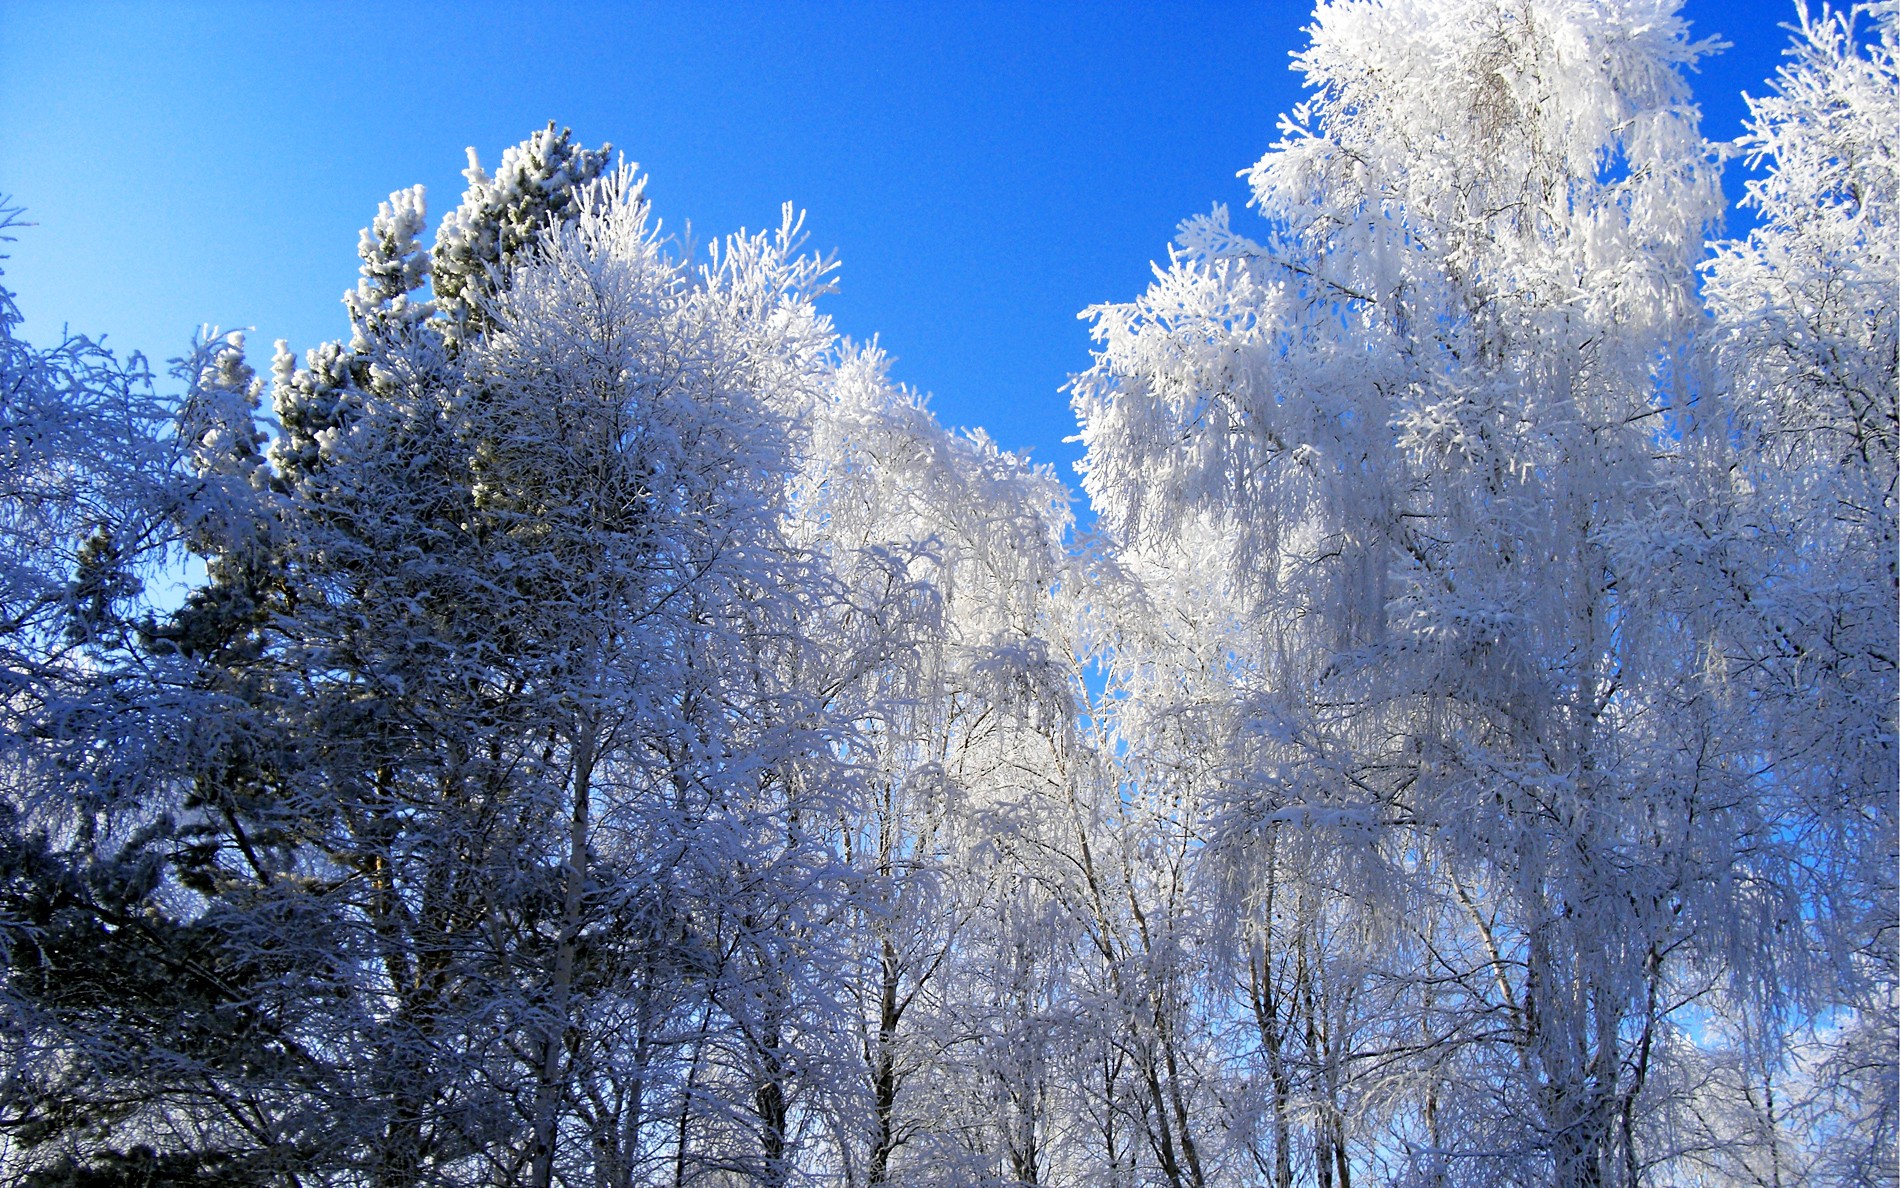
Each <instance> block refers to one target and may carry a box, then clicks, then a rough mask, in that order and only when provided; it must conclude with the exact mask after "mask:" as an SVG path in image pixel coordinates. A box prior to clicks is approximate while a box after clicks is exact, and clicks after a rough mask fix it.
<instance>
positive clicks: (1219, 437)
mask: <svg viewBox="0 0 1900 1188" xmlns="http://www.w3.org/2000/svg"><path fill="white" fill-rule="evenodd" d="M1675 7H1676V6H1675V5H1674V4H1673V3H1646V4H1632V5H1623V6H1618V7H1616V8H1614V9H1612V10H1607V11H1606V10H1604V9H1602V8H1601V6H1597V5H1584V4H1569V3H1535V2H1533V3H1493V2H1489V0H1484V2H1479V0H1473V2H1470V3H1454V4H1429V5H1428V4H1413V3H1405V2H1402V0H1391V2H1374V0H1357V2H1339V3H1327V4H1322V5H1321V6H1320V7H1319V10H1318V15H1317V17H1316V20H1315V23H1314V25H1313V43H1312V45H1311V46H1310V47H1309V48H1308V49H1307V50H1305V51H1304V52H1303V53H1301V54H1300V55H1298V57H1297V58H1296V68H1297V69H1299V70H1301V71H1303V72H1304V73H1305V75H1306V77H1307V81H1308V83H1309V85H1311V86H1312V87H1313V94H1312V95H1311V96H1310V97H1309V99H1308V100H1307V102H1306V103H1305V104H1303V105H1302V106H1301V107H1299V108H1298V109H1296V110H1295V112H1294V113H1293V115H1292V116H1291V117H1290V118H1289V119H1288V121H1287V122H1286V123H1285V124H1284V126H1283V127H1284V132H1285V135H1284V138H1283V140H1282V141H1281V142H1280V144H1279V145H1278V146H1276V147H1275V149H1274V150H1273V151H1271V152H1269V153H1268V154H1267V155H1266V156H1265V157H1263V158H1262V159H1261V160H1260V161H1259V162H1258V163H1257V164H1256V165H1255V166H1254V168H1253V169H1252V170H1251V171H1250V173H1249V174H1248V178H1249V181H1250V183H1251V186H1252V188H1253V193H1254V203H1255V206H1256V208H1257V209H1258V210H1259V212H1260V214H1261V215H1263V216H1264V217H1265V219H1266V220H1267V234H1266V236H1265V237H1264V238H1263V239H1261V240H1259V241H1257V242H1256V241H1254V240H1250V239H1247V238H1244V237H1242V236H1241V235H1239V234H1238V233H1236V232H1235V231H1233V230H1232V229H1231V227H1230V225H1229V220H1228V218H1227V216H1226V214H1225V212H1224V211H1218V210H1217V211H1216V212H1215V213H1214V214H1213V215H1212V216H1207V217H1203V218H1200V219H1196V220H1192V221H1190V222H1189V223H1188V224H1186V225H1184V228H1183V232H1182V239H1181V246H1180V248H1179V249H1178V250H1177V252H1176V253H1175V256H1174V258H1173V260H1172V263H1171V266H1170V267H1169V268H1168V269H1167V270H1165V271H1164V272H1162V273H1161V274H1160V275H1159V277H1158V279H1157V280H1156V282H1155V284H1154V285H1153V286H1152V288H1151V289H1150V290H1149V292H1148V293H1147V294H1146V295H1145V296H1144V297H1142V298H1141V299H1140V300H1139V301H1137V302H1135V303H1133V304H1131V305H1125V306H1105V307H1100V308H1098V309H1097V310H1095V311H1092V312H1093V315H1094V317H1095V321H1096V334H1097V337H1098V339H1099V340H1100V341H1101V343H1102V349H1101V351H1100V353H1099V355H1098V361H1097V364H1096V366H1095V368H1094V369H1093V370H1092V371H1090V372H1088V373H1087V374H1085V375H1083V376H1082V377H1080V378H1079V379H1078V381H1077V383H1076V406H1077V411H1078V414H1079V416H1080V417H1081V420H1082V425H1083V437H1084V440H1085V442H1086V443H1087V445H1088V449H1089V453H1088V458H1087V461H1086V463H1085V467H1086V469H1085V487H1086V488H1087V490H1088V492H1089V494H1090V496H1091V498H1092V499H1093V500H1094V502H1095V505H1096V507H1097V509H1098V511H1099V512H1100V514H1101V519H1102V524H1103V527H1104V529H1105V531H1106V532H1107V533H1108V534H1110V536H1111V538H1112V539H1113V540H1114V542H1115V543H1116V544H1117V545H1118V546H1119V547H1120V549H1121V550H1122V555H1123V557H1124V558H1125V560H1124V562H1123V563H1124V565H1125V566H1127V568H1128V569H1129V570H1130V572H1131V573H1132V574H1133V575H1134V576H1135V577H1136V578H1137V579H1139V580H1140V581H1142V582H1143V583H1144V585H1145V587H1146V588H1147V589H1149V590H1151V591H1154V597H1155V598H1156V599H1157V600H1158V602H1159V607H1160V612H1161V613H1159V614H1154V615H1150V616H1148V618H1147V621H1146V623H1144V624H1143V625H1142V626H1141V627H1140V628H1139V629H1137V632H1136V638H1137V640H1138V643H1139V646H1138V647H1137V648H1135V649H1134V650H1132V651H1130V652H1127V653H1111V661H1112V663H1113V664H1114V665H1115V668H1116V672H1117V674H1118V675H1117V677H1116V684H1115V685H1114V686H1113V689H1114V699H1113V700H1111V701H1110V702H1109V706H1110V708H1112V709H1113V710H1114V712H1115V713H1117V714H1118V715H1119V718H1120V722H1121V729H1122V732H1123V735H1124V737H1125V738H1126V745H1127V747H1128V749H1129V753H1130V754H1131V755H1133V756H1153V759H1152V760H1150V762H1153V763H1156V764H1162V765H1167V771H1168V773H1170V774H1168V775H1166V776H1161V777H1153V778H1148V777H1142V776H1137V783H1138V784H1142V783H1148V784H1153V783H1154V782H1155V780H1156V779H1162V778H1165V779H1169V780H1173V779H1176V778H1181V779H1194V780H1198V781H1200V782H1202V783H1203V785H1204V787H1205V789H1206V790H1205V791H1204V792H1202V793H1201V796H1202V798H1203V799H1204V800H1205V801H1206V802H1207V803H1208V804H1209V805H1210V810H1208V811H1211V809H1213V808H1220V809H1223V810H1224V816H1222V817H1221V818H1220V820H1219V825H1220V828H1219V829H1218V830H1216V831H1215V834H1216V836H1217V837H1220V836H1223V835H1224V836H1225V837H1226V838H1228V839H1236V838H1239V837H1243V836H1245V835H1246V834H1247V833H1248V832H1253V833H1259V832H1262V831H1263V826H1267V825H1272V824H1274V823H1277V822H1299V823H1301V824H1302V825H1303V826H1305V827H1308V828H1313V829H1318V830H1322V831H1324V832H1325V833H1327V834H1329V835H1330V841H1331V845H1332V847H1333V848H1334V849H1335V850H1336V851H1342V852H1343V851H1345V850H1349V849H1351V848H1353V847H1354V846H1359V847H1361V848H1362V857H1361V858H1359V859H1358V860H1355V861H1353V862H1349V863H1347V864H1346V869H1347V870H1348V871H1351V872H1353V877H1352V879H1351V880H1350V881H1349V882H1348V883H1347V885H1346V886H1345V887H1333V886H1322V887H1320V888H1316V891H1317V892H1318V893H1320V894H1321V895H1323V896H1325V895H1338V894H1341V893H1345V894H1349V895H1359V896H1364V897H1366V898H1368V899H1371V900H1373V901H1375V902H1378V903H1380V904H1382V905H1383V907H1384V910H1385V911H1387V912H1396V913H1402V916H1401V917H1400V918H1402V919H1404V920H1405V921H1406V922H1407V924H1408V927H1409V928H1410V929H1411V930H1412V932H1413V937H1414V939H1413V940H1412V942H1410V943H1405V944H1396V945H1392V946H1390V947H1388V949H1387V950H1386V952H1387V955H1388V962H1387V963H1383V964H1381V965H1380V966H1379V967H1378V968H1376V969H1372V970H1368V971H1366V973H1365V975H1364V977H1365V979H1367V980H1369V981H1371V982H1373V983H1375V984H1383V985H1386V986H1409V987H1411V988H1412V989H1411V990H1410V991H1409V999H1408V1003H1409V1009H1410V1010H1414V1011H1418V1012H1420V1013H1421V1014H1420V1017H1419V1023H1418V1024H1417V1025H1419V1026H1422V1027H1423V1029H1424V1033H1425V1034H1424V1035H1423V1037H1419V1036H1416V1035H1415V1036H1414V1037H1413V1039H1412V1041H1411V1042H1413V1043H1414V1044H1416V1045H1418V1050H1419V1051H1420V1052H1422V1053H1423V1054H1425V1055H1424V1058H1423V1059H1422V1060H1421V1061H1420V1062H1419V1063H1418V1064H1416V1065H1414V1068H1415V1069H1416V1070H1417V1071H1416V1080H1414V1081H1412V1082H1411V1083H1410V1085H1407V1086H1404V1089H1403V1093H1404V1097H1403V1105H1404V1108H1403V1109H1402V1110H1401V1111H1400V1113H1399V1114H1397V1115H1394V1116H1393V1120H1392V1121H1391V1122H1390V1123H1389V1124H1388V1125H1386V1126H1385V1128H1384V1129H1383V1130H1382V1131H1381V1132H1379V1133H1367V1132H1363V1131H1362V1132H1361V1133H1358V1134H1354V1133H1345V1134H1343V1135H1342V1134H1338V1133H1335V1134H1334V1135H1333V1136H1331V1137H1330V1138H1329V1139H1327V1140H1326V1141H1327V1143H1328V1144H1329V1145H1330V1146H1331V1147H1333V1148H1334V1149H1335V1150H1338V1149H1344V1150H1346V1151H1348V1152H1349V1153H1353V1152H1356V1158H1358V1159H1359V1160H1360V1161H1361V1162H1362V1164H1365V1165H1371V1164H1373V1163H1374V1162H1378V1161H1391V1160H1393V1159H1394V1158H1395V1157H1397V1158H1398V1163H1397V1164H1396V1165H1394V1166H1392V1167H1390V1169H1389V1174H1391V1175H1394V1176H1400V1177H1403V1178H1417V1179H1421V1180H1438V1179H1450V1180H1457V1181H1472V1182H1480V1181H1482V1182H1516V1181H1518V1180H1522V1179H1528V1180H1548V1181H1549V1182H1554V1183H1559V1184H1586V1183H1602V1182H1607V1181H1615V1182H1620V1183H1634V1182H1636V1181H1637V1180H1639V1179H1640V1178H1642V1177H1643V1176H1644V1175H1645V1161H1646V1160H1647V1159H1648V1158H1649V1157H1650V1154H1649V1151H1650V1149H1649V1148H1648V1147H1646V1146H1645V1143H1644V1131H1643V1127H1644V1123H1645V1120H1646V1118H1647V1117H1648V1116H1649V1114H1650V1112H1651V1107H1650V1104H1649V1098H1647V1097H1646V1096H1645V1090H1646V1085H1647V1079H1648V1077H1649V1073H1650V1063H1651V1061H1652V1059H1653V1058H1654V1054H1655V1053H1656V1052H1657V1051H1659V1050H1660V1048H1659V1045H1658V1043H1657V1035H1658V1032H1659V1029H1665V1028H1666V1027H1667V1026H1668V1024H1669V1015H1670V1011H1671V1010H1672V1009H1674V1008H1675V1007H1677V1006H1678V1005H1680V1003H1681V1001H1682V999H1683V997H1684V996H1688V995H1691V994H1692V993H1693V991H1692V990H1691V989H1690V988H1691V987H1693V986H1695V985H1698V984H1700V983H1701V975H1700V968H1701V965H1700V963H1702V962H1704V961H1717V960H1719V958H1720V957H1721V955H1722V954H1725V953H1727V952H1729V951H1731V947H1732V946H1737V945H1747V944H1751V943H1754V941H1753V938H1752V936H1751V934H1750V932H1749V930H1750V929H1751V928H1757V927H1765V926H1766V925H1767V923H1768V922H1767V921H1765V920H1763V919H1762V918H1761V916H1762V913H1759V912H1756V911H1753V910H1750V909H1749V908H1748V906H1747V903H1746V899H1745V897H1743V896H1740V895H1732V896H1731V895H1725V894H1724V893H1723V888H1725V887H1731V886H1733V885H1734V882H1733V878H1732V875H1733V868H1734V863H1735V856H1734V843H1735V839H1736V838H1737V837H1738V836H1739V835H1740V831H1742V830H1745V828H1746V827H1747V823H1746V821H1745V820H1744V818H1746V815H1747V803H1748V799H1747V794H1746V791H1745V789H1744V788H1743V787H1742V786H1741V785H1742V767H1743V762H1744V757H1743V755H1742V754H1741V752H1743V751H1745V750H1746V745H1745V744H1742V743H1740V742H1739V741H1737V740H1730V739H1726V738H1724V737H1721V736H1720V734H1719V732H1718V731H1717V730H1716V726H1715V724H1716V723H1717V722H1718V721H1720V720H1721V719H1720V717H1719V715H1718V714H1717V712H1716V711H1717V703H1718V701H1719V698H1720V696H1721V692H1722V691H1721V689H1720V688H1719V687H1718V686H1717V684H1716V683H1715V682H1712V681H1711V679H1710V674H1709V671H1708V668H1707V665H1706V664H1705V663H1704V662H1703V656H1704V654H1705V649H1706V646H1707V637H1706V635H1704V634H1703V633H1704V632H1706V631H1707V630H1708V627H1709V625H1708V623H1707V621H1706V617H1701V618H1699V617H1697V616H1694V615H1692V614H1689V613H1686V611H1685V609H1684V608H1682V607H1680V606H1678V605H1676V603H1675V602H1674V601H1673V599H1674V596H1675V594H1676V593H1677V590H1676V589H1675V587H1674V586H1673V585H1672V583H1671V582H1670V581H1668V580H1666V579H1665V578H1663V577H1659V576H1658V575H1657V569H1658V566H1657V565H1656V563H1655V561H1656V557H1657V554H1658V551H1659V550H1661V549H1665V548H1667V547H1669V543H1670V540H1671V539H1672V537H1673V535H1674V534H1677V533H1680V532H1683V531H1684V529H1683V528H1682V525H1681V517H1680V514H1679V510H1678V504H1679V502H1680V500H1679V499H1678V492H1679V491H1680V490H1683V489H1685V488H1686V486H1687V484H1688V479H1689V477H1690V476H1692V475H1693V474H1694V473H1695V472H1696V467H1697V465H1698V464H1699V459H1700V456H1701V455H1700V454H1699V453H1698V452H1697V447H1696V437H1695V435H1696V434H1697V432H1698V431H1699V427H1698V425H1697V424H1696V423H1695V422H1694V421H1693V419H1692V417H1691V415H1690V408H1689V405H1690V402H1691V401H1692V400H1693V399H1694V397H1695V396H1696V395H1697V394H1698V389H1697V387H1696V383H1697V376H1696V375H1695V373H1694V370H1693V369H1692V368H1691V367H1690V366H1688V362H1687V352H1688V351H1689V350H1690V348H1691V346H1692V343H1693V341H1694V333H1695V330H1696V327H1697V314H1698V304H1697V294H1696V288H1695V274H1694V266H1695V263H1696V260H1697V258H1698V256H1699V254H1700V252H1701V245H1702V233H1703V230H1704V228H1705V227H1706V226H1707V225H1708V224H1709V222H1710V221H1711V220H1712V219H1713V217H1714V216H1715V213H1716V209H1717V208H1716V206H1715V200H1716V197H1717V195H1716V190H1715V184H1714V183H1715V174H1714V167H1713V163H1712V157H1711V153H1710V151H1709V150H1708V148H1707V147H1706V146H1705V145H1704V143H1703V142H1702V140H1701V139H1700V137H1699V135H1698V134H1697V131H1696V113H1695V109H1694V106H1693V104H1692V102H1691V99H1690V95H1689V91H1688V86H1687V83H1686V81H1685V79H1684V75H1683V71H1684V70H1685V69H1686V67H1687V66H1688V65H1689V64H1691V63H1692V62H1693V61H1694V59H1695V57H1696V56H1697V55H1698V53H1699V52H1701V51H1700V49H1699V47H1697V46H1696V45H1694V44H1692V43H1691V42H1690V41H1689V40H1688V35H1687V31H1686V28H1685V26H1684V25H1683V23H1682V21H1681V19H1680V17H1679V16H1678V15H1677V14H1676V12H1675ZM1197 724H1198V725H1197ZM1183 729H1192V730H1195V731H1197V732H1204V733H1201V734H1200V735H1199V738H1197V739H1194V740H1191V741H1185V742H1181V743H1174V742H1171V741H1170V739H1171V737H1172V736H1173V735H1174V734H1175V733H1176V732H1178V731H1180V730H1183ZM1174 756H1179V758H1172V757H1174ZM1183 762H1186V763H1188V764H1189V765H1190V766H1189V768H1188V770H1187V771H1182V770H1181V764H1182V763H1183ZM1177 771H1180V772H1181V775H1180V776H1179V777H1177V776H1175V775H1173V774H1172V773H1174V772H1177ZM1213 823H1214V822H1213V820H1212V819H1211V817H1209V816H1203V817H1202V820H1201V821H1200V823H1199V827H1201V828H1208V827H1210V826H1211V825H1212V824H1213ZM1355 838H1363V839H1364V840H1363V841H1355ZM1256 849H1265V848H1264V847H1256ZM1266 852H1267V853H1271V852H1272V851H1270V850H1267V851H1266ZM1296 869H1297V868H1296ZM1322 869H1324V868H1322ZM1268 877H1271V872H1267V871H1262V872H1260V873H1259V874H1257V875H1256V878H1258V879H1262V880H1264V879H1266V878H1268ZM1329 972H1330V971H1329ZM1340 989H1341V993H1344V994H1355V993H1358V991H1356V990H1355V989H1354V988H1353V987H1352V986H1351V985H1350V984H1348V985H1345V986H1342V987H1341V988H1340ZM1428 994H1429V997H1427V995H1428ZM1316 1005H1317V1004H1316ZM1336 1005H1337V1004H1336ZM1328 1009H1329V1010H1331V1009H1332V1008H1328ZM1394 1022H1395V1023H1396V1020H1394ZM1335 1039H1336V1041H1337V1042H1342V1043H1347V1044H1350V1043H1351V1042H1352V1041H1351V1040H1350V1038H1349V1037H1347V1036H1338V1037H1335ZM1380 1046H1381V1047H1386V1046H1387V1045H1384V1044H1382V1045H1380ZM1328 1059H1329V1060H1330V1059H1331V1058H1330V1057H1329V1058H1328ZM1336 1067H1338V1068H1340V1069H1353V1068H1365V1067H1368V1066H1367V1063H1366V1059H1365V1055H1364V1054H1363V1053H1354V1052H1353V1051H1351V1050H1350V1048H1348V1049H1347V1050H1345V1051H1344V1052H1343V1053H1342V1062H1340V1063H1338V1064H1337V1065H1336ZM1395 1072H1396V1070H1392V1069H1388V1070H1387V1071H1386V1076H1387V1081H1386V1084H1387V1089H1386V1090H1385V1092H1386V1093H1388V1094H1389V1093H1391V1092H1392V1090H1393V1089H1394V1088H1396V1087H1399V1086H1401V1085H1403V1084H1404V1082H1403V1080H1402V1078H1397V1077H1395V1076H1394V1073H1395ZM1329 1092H1331V1090H1329ZM1334 1100H1335V1102H1336V1101H1337V1100H1338V1099H1337V1098H1335V1099H1334ZM1315 1108H1321V1109H1322V1110H1331V1109H1337V1108H1338V1106H1337V1105H1336V1104H1333V1105H1328V1104H1325V1103H1324V1102H1321V1103H1318V1104H1317V1105H1316V1107H1315ZM1403 1152H1409V1153H1410V1154H1409V1156H1406V1155H1402V1154H1401V1153H1403ZM1451 1152H1456V1155H1457V1158H1455V1159H1447V1158H1446V1156H1447V1154H1449V1153H1451ZM1316 1154H1317V1152H1316ZM1315 1162H1316V1164H1317V1163H1318V1162H1319V1161H1318V1160H1317V1159H1316V1160H1315ZM1351 1162H1352V1161H1351V1160H1349V1159H1339V1160H1335V1163H1336V1165H1337V1166H1336V1170H1337V1171H1338V1172H1339V1173H1340V1174H1341V1175H1343V1174H1345V1173H1346V1172H1347V1170H1348V1169H1349V1167H1350V1166H1351ZM1315 1170H1316V1171H1317V1167H1316V1169H1315Z"/></svg>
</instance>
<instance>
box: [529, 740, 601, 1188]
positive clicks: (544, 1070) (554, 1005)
mask: <svg viewBox="0 0 1900 1188" xmlns="http://www.w3.org/2000/svg"><path fill="white" fill-rule="evenodd" d="M597 745H598V740H597V738H596V736H595V732H594V730H593V729H592V727H591V726H583V727H582V728H581V729H579V730H577V731H576V732H575V739H574V805H573V811H572V814H571V815H570V817H569V821H568V854H567V895H566V901H565V902H564V903H563V905H562V910H561V939H560V944H559V946H558V947H557V949H556V951H555V956H554V986H553V989H552V993H551V994H550V995H549V1002H548V1007H547V1022H546V1024H545V1026H544V1029H543V1031H542V1035H541V1077H540V1083H539V1085H537V1086H536V1089H535V1108H534V1161H533V1165H532V1167H531V1169H530V1172H529V1181H528V1182H529V1184H530V1186H531V1188H549V1185H551V1184H552V1183H553V1182H554V1140H555V1130H556V1125H557V1123H558V1121H559V1118H560V1105H561V1099H562V1097H563V1096H565V1093H564V1091H565V1088H566V1085H565V1079H564V1078H563V1077H562V1076H561V1061H562V1057H563V1055H564V1054H565V1053H566V1050H567V1035H568V1030H569V1028H570V1026H571V1021H570V1020H569V1018H568V1016H569V1013H570V1009H571V1007H570V1003H569V999H570V997H571V996H572V993H573V985H574V951H575V949H576V947H577V946H578V942H579V938H580V930H581V899H582V896H583V894H584V892H585V891H586V888H587V831H588V803H587V802H588V799H589V796H590V793H591V791H592V787H593V780H594V764H595V762H596V760H597V759H598V756H597V755H596V753H595V748H596V746H597Z"/></svg>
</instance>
